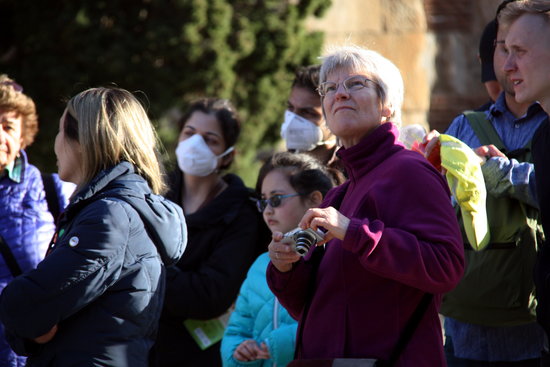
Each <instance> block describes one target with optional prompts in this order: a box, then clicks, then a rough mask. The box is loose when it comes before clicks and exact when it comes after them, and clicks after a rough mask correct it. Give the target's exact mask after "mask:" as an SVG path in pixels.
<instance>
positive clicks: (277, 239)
mask: <svg viewBox="0 0 550 367" xmlns="http://www.w3.org/2000/svg"><path fill="white" fill-rule="evenodd" d="M282 239H283V233H281V232H273V240H272V241H271V243H270V244H269V246H268V250H269V257H270V259H271V262H272V263H273V265H274V266H275V267H276V268H277V270H279V271H280V272H282V273H285V272H287V271H290V270H291V269H292V264H293V263H295V262H296V261H298V260H300V257H301V256H300V255H299V254H297V253H296V252H295V251H294V250H293V249H292V247H291V246H290V245H289V244H288V243H283V242H281V240H282Z"/></svg>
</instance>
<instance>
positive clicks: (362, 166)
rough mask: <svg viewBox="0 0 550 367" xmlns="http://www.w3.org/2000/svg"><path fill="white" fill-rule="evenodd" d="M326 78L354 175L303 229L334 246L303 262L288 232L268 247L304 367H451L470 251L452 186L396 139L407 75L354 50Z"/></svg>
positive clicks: (327, 106) (331, 111) (327, 61)
mask: <svg viewBox="0 0 550 367" xmlns="http://www.w3.org/2000/svg"><path fill="white" fill-rule="evenodd" d="M320 81H321V83H320V86H319V94H320V95H321V101H322V107H323V112H324V114H325V117H326V121H327V124H328V127H329V128H330V130H331V131H332V132H333V133H334V134H335V135H336V136H337V137H338V139H339V141H340V143H341V144H342V145H343V146H342V148H341V149H340V150H339V152H338V155H339V157H340V158H341V159H342V161H343V163H344V165H345V168H346V171H347V172H348V174H349V180H348V181H347V182H345V183H344V184H343V185H340V186H338V187H336V188H334V189H333V190H331V191H330V192H329V193H328V194H327V196H326V197H325V200H324V201H323V203H322V204H321V207H320V208H314V209H309V210H308V211H307V212H306V214H305V215H304V217H303V218H302V220H301V222H300V226H301V227H302V228H303V229H306V228H312V229H321V230H322V231H323V232H325V235H324V239H323V240H322V241H320V243H318V245H322V244H324V246H317V247H315V248H314V250H312V251H310V253H309V254H307V255H306V256H305V257H304V258H302V257H300V256H299V255H298V254H296V253H295V252H294V251H293V250H292V248H291V247H290V246H289V245H288V244H286V243H284V241H281V239H282V234H281V233H277V234H274V241H273V242H272V243H271V244H270V246H269V254H270V258H271V264H270V265H269V267H268V271H267V279H268V283H269V285H270V287H271V289H272V290H273V292H274V293H275V294H276V296H277V297H278V299H279V300H280V302H281V304H282V305H283V306H284V307H285V308H286V309H287V310H288V311H289V312H290V313H291V315H292V316H293V317H295V318H297V319H298V320H299V327H298V336H297V347H296V348H297V351H296V354H297V357H298V360H297V361H295V362H293V363H294V364H293V365H296V366H299V365H304V366H305V365H312V366H313V365H317V366H318V365H322V363H321V361H319V359H322V360H332V359H338V358H346V359H348V358H355V359H362V360H361V361H359V360H358V361H355V362H353V363H356V364H354V365H357V366H360V365H362V364H360V363H364V365H370V364H369V363H372V361H366V360H364V359H373V360H381V361H385V362H389V364H390V365H395V366H415V367H419V366H430V367H433V366H444V365H445V359H444V355H443V347H442V335H441V326H440V323H439V318H438V315H437V310H438V307H439V304H440V301H441V295H442V294H444V293H446V292H448V291H449V290H451V289H452V288H453V287H454V286H455V285H456V284H457V283H458V281H459V279H460V277H461V275H462V272H463V268H464V254H463V248H462V246H463V245H462V240H461V236H460V232H459V228H458V224H457V220H456V216H455V213H454V210H453V208H452V206H451V201H450V193H449V189H448V187H447V184H446V182H445V180H444V179H443V177H442V176H441V175H440V174H439V173H438V172H437V171H436V170H435V169H434V168H433V167H432V166H431V165H430V164H429V163H428V162H427V161H426V160H425V159H424V158H423V157H422V156H421V155H419V154H418V153H415V152H412V151H409V150H407V149H405V148H404V147H403V145H402V144H401V143H399V142H398V140H397V137H398V126H399V123H400V119H401V113H400V109H401V104H402V100H403V82H402V79H401V75H400V73H399V70H398V69H397V68H396V67H395V65H393V64H392V63H391V62H390V61H389V60H387V59H386V58H384V57H382V56H381V55H380V54H378V53H376V52H374V51H370V50H366V49H362V48H359V47H355V46H348V47H342V48H338V49H336V50H335V51H334V52H333V53H331V54H329V55H327V56H325V57H324V58H323V65H322V67H321V76H320ZM329 320H330V321H329ZM308 361H309V362H308ZM329 365H330V364H329Z"/></svg>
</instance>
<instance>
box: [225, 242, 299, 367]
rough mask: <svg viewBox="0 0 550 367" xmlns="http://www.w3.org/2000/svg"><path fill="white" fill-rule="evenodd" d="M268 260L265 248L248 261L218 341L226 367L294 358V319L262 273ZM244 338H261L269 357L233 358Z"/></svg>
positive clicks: (273, 363)
mask: <svg viewBox="0 0 550 367" xmlns="http://www.w3.org/2000/svg"><path fill="white" fill-rule="evenodd" d="M268 264H269V256H268V254H267V252H266V253H264V254H262V255H260V256H259V257H258V258H257V259H256V261H255V262H254V264H252V266H251V267H250V270H249V271H248V275H247V277H246V280H245V281H244V283H243V285H242V287H241V291H240V294H239V297H238V298H237V302H236V305H235V310H234V311H233V313H232V314H231V318H230V319H229V324H228V325H227V328H226V330H225V334H224V337H223V340H222V345H221V354H222V361H223V365H224V366H226V367H232V366H255V367H256V366H262V367H264V366H265V367H267V366H277V367H284V366H286V365H287V364H288V363H290V361H292V359H293V358H294V347H295V345H296V328H297V322H296V320H294V319H293V318H292V317H291V316H290V315H289V314H288V312H287V310H286V309H284V308H283V306H281V304H280V303H279V302H278V301H277V299H276V298H275V295H274V294H273V293H272V292H271V290H270V289H269V287H268V285H267V281H266V277H265V273H266V269H267V265H268ZM248 339H254V340H256V342H257V343H258V344H261V343H262V342H265V343H266V344H267V345H268V348H269V352H270V354H271V359H268V360H266V359H260V360H256V361H252V362H241V361H238V360H236V359H234V358H233V352H235V349H237V347H238V346H239V344H241V343H242V342H243V341H245V340H248Z"/></svg>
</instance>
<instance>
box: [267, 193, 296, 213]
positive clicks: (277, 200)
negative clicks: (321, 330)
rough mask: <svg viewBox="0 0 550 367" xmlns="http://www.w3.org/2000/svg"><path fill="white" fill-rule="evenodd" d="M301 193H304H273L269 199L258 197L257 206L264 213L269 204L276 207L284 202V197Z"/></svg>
mask: <svg viewBox="0 0 550 367" xmlns="http://www.w3.org/2000/svg"><path fill="white" fill-rule="evenodd" d="M300 195H302V194H288V195H273V196H272V197H270V198H269V199H258V201H256V207H257V208H258V210H259V211H260V213H263V212H264V210H265V208H267V205H268V204H269V206H270V207H272V208H276V207H278V206H279V205H281V204H282V202H283V199H286V198H291V197H293V196H300Z"/></svg>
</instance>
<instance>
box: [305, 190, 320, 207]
mask: <svg viewBox="0 0 550 367" xmlns="http://www.w3.org/2000/svg"><path fill="white" fill-rule="evenodd" d="M308 201H309V204H310V205H311V207H312V208H317V207H318V206H319V205H321V203H322V202H323V194H321V191H319V190H315V191H313V192H312V193H310V194H309V195H308Z"/></svg>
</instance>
